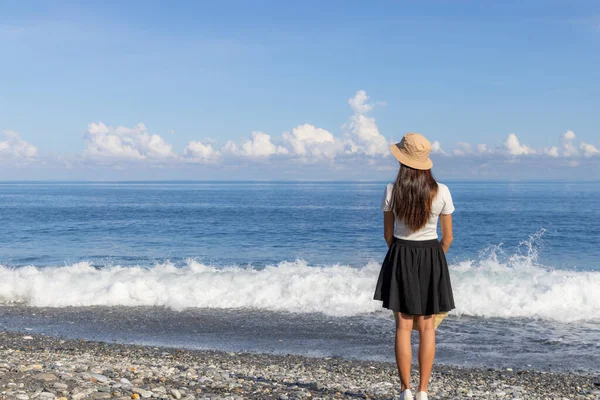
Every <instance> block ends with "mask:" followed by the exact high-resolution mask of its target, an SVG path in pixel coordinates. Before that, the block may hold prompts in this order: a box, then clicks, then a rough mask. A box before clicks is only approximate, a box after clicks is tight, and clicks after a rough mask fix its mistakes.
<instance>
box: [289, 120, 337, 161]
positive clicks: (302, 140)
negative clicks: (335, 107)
mask: <svg viewBox="0 0 600 400" xmlns="http://www.w3.org/2000/svg"><path fill="white" fill-rule="evenodd" d="M282 137H283V141H284V143H285V144H287V145H289V146H290V149H291V152H292V154H295V155H298V156H300V157H304V158H306V157H314V158H330V159H332V158H335V156H336V155H337V152H338V150H339V148H340V144H341V143H339V142H338V141H336V138H335V137H334V136H333V134H331V133H330V132H329V131H327V130H325V129H322V128H317V127H315V126H314V125H311V124H304V125H299V126H297V127H296V128H294V129H292V131H291V132H284V133H283V134H282Z"/></svg>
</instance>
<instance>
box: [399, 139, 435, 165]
mask: <svg viewBox="0 0 600 400" xmlns="http://www.w3.org/2000/svg"><path fill="white" fill-rule="evenodd" d="M390 150H391V151H392V154H393V155H394V157H396V160H398V161H399V162H400V163H402V164H403V165H406V166H407V167H411V168H414V169H422V170H425V169H431V167H433V161H431V158H429V157H427V160H425V161H420V160H415V159H414V158H412V157H410V156H409V155H408V154H406V153H405V152H403V151H402V150H400V148H399V147H398V146H396V145H395V144H393V145H391V146H390Z"/></svg>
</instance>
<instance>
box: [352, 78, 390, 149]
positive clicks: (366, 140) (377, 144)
mask: <svg viewBox="0 0 600 400" xmlns="http://www.w3.org/2000/svg"><path fill="white" fill-rule="evenodd" d="M368 99H369V96H367V94H366V93H365V91H364V90H359V91H358V92H356V94H355V95H354V97H352V98H350V99H349V100H348V103H349V104H350V108H351V109H352V111H353V112H354V115H352V116H351V117H350V119H349V121H348V122H347V123H346V124H344V125H343V128H344V129H345V130H346V133H347V134H348V136H349V137H350V139H349V140H348V142H347V143H346V146H347V148H348V152H350V153H362V154H366V155H368V156H377V155H382V156H387V155H388V154H389V144H388V141H387V140H386V139H385V137H383V135H381V134H380V133H379V129H378V128H377V124H376V123H375V118H373V117H367V116H366V115H365V114H366V113H368V112H369V111H371V110H372V109H373V106H372V105H370V104H366V101H367V100H368Z"/></svg>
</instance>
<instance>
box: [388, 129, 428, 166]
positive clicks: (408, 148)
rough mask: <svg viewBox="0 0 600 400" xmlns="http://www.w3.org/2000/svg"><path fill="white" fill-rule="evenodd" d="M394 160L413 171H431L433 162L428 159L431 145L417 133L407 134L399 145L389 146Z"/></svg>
mask: <svg viewBox="0 0 600 400" xmlns="http://www.w3.org/2000/svg"><path fill="white" fill-rule="evenodd" d="M390 150H391V151H392V154H393V155H394V157H396V160H398V161H400V162H401V163H402V164H403V165H406V166H407V167H411V168H414V169H431V167H433V162H432V161H431V159H430V158H429V153H430V152H431V143H430V142H429V140H427V138H426V137H425V136H423V135H421V134H418V133H407V134H406V135H404V137H403V138H402V141H400V143H396V144H393V145H391V146H390Z"/></svg>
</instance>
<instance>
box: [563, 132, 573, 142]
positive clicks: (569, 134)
mask: <svg viewBox="0 0 600 400" xmlns="http://www.w3.org/2000/svg"><path fill="white" fill-rule="evenodd" d="M562 138H563V139H564V140H573V139H575V132H573V131H566V132H565V133H563V135H562Z"/></svg>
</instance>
